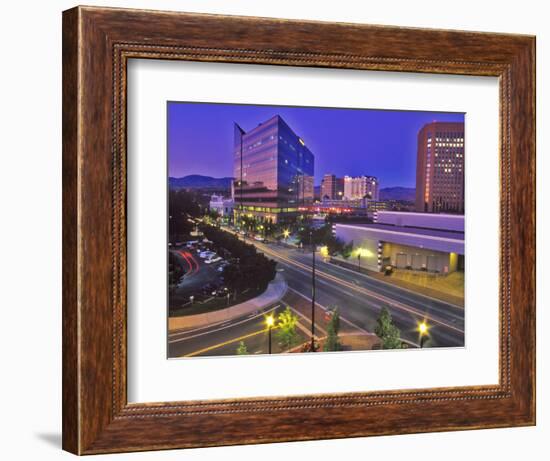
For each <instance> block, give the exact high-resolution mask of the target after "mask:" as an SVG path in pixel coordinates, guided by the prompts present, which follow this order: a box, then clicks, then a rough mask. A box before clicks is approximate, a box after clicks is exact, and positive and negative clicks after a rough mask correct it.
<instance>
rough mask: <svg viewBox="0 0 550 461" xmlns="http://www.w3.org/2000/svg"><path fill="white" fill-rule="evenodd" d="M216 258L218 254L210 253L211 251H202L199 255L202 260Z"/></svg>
mask: <svg viewBox="0 0 550 461" xmlns="http://www.w3.org/2000/svg"><path fill="white" fill-rule="evenodd" d="M215 256H216V253H215V252H213V251H209V250H207V251H201V252H200V253H199V257H200V258H202V259H211V258H213V257H215Z"/></svg>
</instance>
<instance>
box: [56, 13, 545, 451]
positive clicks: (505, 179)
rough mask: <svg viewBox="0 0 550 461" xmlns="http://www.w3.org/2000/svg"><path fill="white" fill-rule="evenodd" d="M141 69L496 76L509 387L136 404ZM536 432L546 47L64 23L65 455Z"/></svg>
mask: <svg viewBox="0 0 550 461" xmlns="http://www.w3.org/2000/svg"><path fill="white" fill-rule="evenodd" d="M132 58H142V59H162V60H187V61H208V62H229V63H254V64H257V65H262V64H271V65H281V66H305V67H327V68H342V69H363V70H384V71H397V72H402V71H406V72H418V73H435V74H455V75H479V76H494V77H498V79H499V86H500V120H499V125H500V146H499V148H500V165H501V171H500V179H501V189H500V251H501V260H500V279H499V280H500V307H499V308H500V320H499V322H500V332H499V338H500V345H499V370H500V371H499V373H500V380H499V383H498V385H494V386H468V387H451V388H436V389H416V390H414V391H411V390H403V391H390V392H387V391H381V392H364V393H363V392H359V393H342V394H327V395H301V396H296V397H282V396H279V397H278V396H273V397H266V398H246V399H233V400H231V399H226V400H206V401H189V402H185V401H180V402H162V403H151V404H134V403H128V400H127V388H126V385H127V379H126V377H127V343H126V338H127V336H126V335H127V331H126V313H127V304H126V192H127V189H126V104H127V92H126V89H127V87H126V83H127V79H126V76H127V73H126V70H127V63H128V60H129V59H132ZM474 302H475V301H474ZM533 424H535V39H534V37H531V36H519V35H507V34H493V33H474V32H458V31H444V30H421V29H408V28H398V27H385V26H371V25H357V24H332V23H320V22H309V21H303V22H302V21H288V20H278V19H265V18H249V17H223V16H215V15H199V14H186V13H172V12H156V11H139V10H124V9H109V8H93V7H77V8H74V9H71V10H68V11H65V12H64V13H63V448H64V449H65V450H67V451H70V452H72V453H76V454H93V453H107V452H124V451H139V450H157V449H169V448H183V447H205V446H215V445H233V444H244V443H267V442H277V441H290V440H311V439H327V438H337V437H360V436H371V435H383V434H404V433H413V432H431V431H444V430H465V429H478V428H492V427H508V426H525V425H533Z"/></svg>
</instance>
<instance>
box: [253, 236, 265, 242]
mask: <svg viewBox="0 0 550 461" xmlns="http://www.w3.org/2000/svg"><path fill="white" fill-rule="evenodd" d="M254 240H257V241H258V242H263V241H264V240H265V238H263V237H262V236H261V235H255V236H254Z"/></svg>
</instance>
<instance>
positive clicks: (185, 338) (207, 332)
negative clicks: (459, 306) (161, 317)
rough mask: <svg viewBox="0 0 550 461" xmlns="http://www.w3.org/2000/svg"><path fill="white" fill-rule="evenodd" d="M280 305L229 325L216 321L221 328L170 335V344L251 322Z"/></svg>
mask: <svg viewBox="0 0 550 461" xmlns="http://www.w3.org/2000/svg"><path fill="white" fill-rule="evenodd" d="M279 307H281V305H280V304H278V305H277V306H274V307H272V308H270V309H267V310H265V311H262V312H261V313H259V314H257V315H255V316H254V317H247V318H245V319H243V320H241V321H239V322H237V323H231V324H229V325H227V326H225V327H224V326H223V325H224V322H220V323H216V324H214V325H221V326H220V328H217V329H216V330H208V331H205V332H203V333H197V334H196V335H192V336H185V337H184V338H177V339H173V340H170V336H168V343H169V344H173V343H180V342H182V341H186V340H188V339H193V338H198V337H199V336H204V335H207V334H210V333H216V332H218V331H221V330H225V329H227V328H231V327H234V326H237V325H240V324H242V323H245V322H250V321H251V320H253V319H255V318H257V317H260V316H262V315H264V314H266V313H268V312H271V311H273V310H275V309H277V308H279ZM225 323H227V322H225ZM214 325H210V327H212V326H214ZM204 328H208V327H204ZM204 328H198V329H197V330H201V329H204ZM197 330H191V331H190V332H192V331H197ZM185 333H189V332H183V331H182V332H180V333H175V334H174V335H182V334H185Z"/></svg>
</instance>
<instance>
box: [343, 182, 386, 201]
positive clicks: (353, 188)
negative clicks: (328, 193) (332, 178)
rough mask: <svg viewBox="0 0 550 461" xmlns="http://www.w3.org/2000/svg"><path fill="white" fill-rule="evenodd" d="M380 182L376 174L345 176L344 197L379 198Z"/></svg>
mask: <svg viewBox="0 0 550 461" xmlns="http://www.w3.org/2000/svg"><path fill="white" fill-rule="evenodd" d="M379 188H380V184H379V182H378V178H376V177H375V176H357V177H352V176H344V198H345V199H347V200H361V199H363V198H367V199H369V200H374V201H376V202H377V201H378V200H379Z"/></svg>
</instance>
